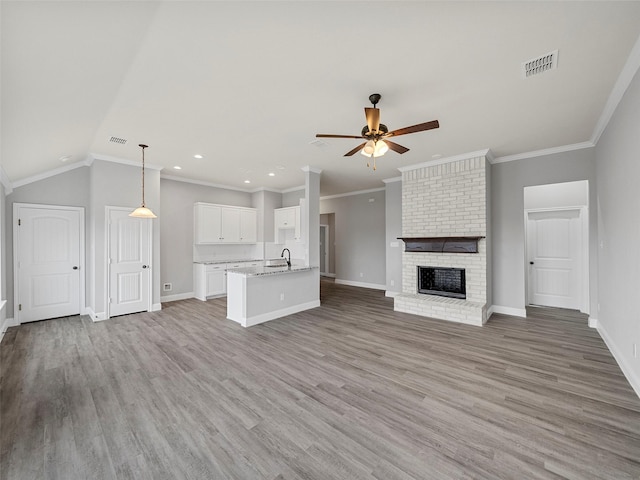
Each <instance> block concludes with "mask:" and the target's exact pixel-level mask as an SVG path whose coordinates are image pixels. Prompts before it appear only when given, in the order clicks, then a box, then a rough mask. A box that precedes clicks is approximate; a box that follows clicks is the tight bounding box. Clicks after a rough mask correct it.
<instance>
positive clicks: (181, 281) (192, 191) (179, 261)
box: [159, 178, 273, 295]
mask: <svg viewBox="0 0 640 480" xmlns="http://www.w3.org/2000/svg"><path fill="white" fill-rule="evenodd" d="M196 202H207V203H218V204H221V205H234V206H238V207H252V206H254V205H253V199H252V195H251V194H250V193H247V192H241V191H237V190H226V189H224V188H215V187H208V186H204V185H196V184H193V183H186V182H178V181H175V180H169V179H165V178H162V179H160V206H161V210H162V223H161V227H160V236H161V238H162V242H161V245H160V264H161V275H160V278H161V280H160V282H159V284H161V283H165V282H170V283H172V284H173V290H172V291H171V292H170V293H171V295H179V294H183V293H189V292H193V204H194V203H196ZM271 224H273V216H272V218H271ZM271 228H272V229H273V226H272V227H271Z"/></svg>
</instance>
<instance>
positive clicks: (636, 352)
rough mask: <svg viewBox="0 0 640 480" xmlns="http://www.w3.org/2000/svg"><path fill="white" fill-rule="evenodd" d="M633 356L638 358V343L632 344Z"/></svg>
mask: <svg viewBox="0 0 640 480" xmlns="http://www.w3.org/2000/svg"><path fill="white" fill-rule="evenodd" d="M633 358H638V344H637V343H634V344H633Z"/></svg>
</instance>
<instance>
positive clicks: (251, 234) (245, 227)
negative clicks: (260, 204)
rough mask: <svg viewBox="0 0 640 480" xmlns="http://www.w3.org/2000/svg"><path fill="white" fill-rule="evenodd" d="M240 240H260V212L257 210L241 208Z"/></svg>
mask: <svg viewBox="0 0 640 480" xmlns="http://www.w3.org/2000/svg"><path fill="white" fill-rule="evenodd" d="M240 241H241V242H246V243H255V242H257V241H258V214H257V212H256V211H255V210H240Z"/></svg>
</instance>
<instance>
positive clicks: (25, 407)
mask: <svg viewBox="0 0 640 480" xmlns="http://www.w3.org/2000/svg"><path fill="white" fill-rule="evenodd" d="M321 299H322V306H321V307H320V308H317V309H314V310H309V311H306V312H302V313H299V314H296V315H292V316H289V317H286V318H283V319H280V320H275V321H272V322H268V323H266V324H263V325H259V326H256V327H252V328H250V329H243V328H242V327H240V326H238V325H237V324H235V323H233V322H231V321H228V320H225V312H226V306H225V300H224V299H219V300H213V301H208V302H206V303H205V302H200V301H198V300H193V299H192V300H184V301H178V302H172V303H167V304H164V305H163V310H162V311H161V312H155V313H141V314H136V315H129V316H123V317H119V318H114V319H112V320H110V321H106V322H101V323H95V324H94V323H92V322H91V321H90V319H89V318H87V317H71V318H63V319H57V320H49V321H44V322H38V323H33V324H27V325H23V326H20V327H15V328H11V329H9V330H8V332H7V333H6V334H5V337H4V339H3V341H2V344H1V346H0V354H1V362H2V363H1V367H2V370H1V378H0V389H1V390H0V401H1V403H0V470H1V471H0V478H1V479H3V480H4V479H7V480H8V479H41V478H42V479H114V478H118V479H138V478H140V479H154V480H157V479H251V480H253V479H270V480H285V479H322V480H332V479H335V480H338V479H339V480H344V479H356V480H359V479H378V480H393V479H398V480H410V479H438V480H442V479H470V478H482V479H485V478H486V479H497V478H504V479H555V478H570V479H599V478H606V479H627V478H629V479H632V478H633V479H638V478H640V400H639V399H638V397H637V396H636V395H635V394H634V392H633V390H632V389H631V387H630V386H629V384H628V383H627V381H626V380H625V378H624V376H623V375H622V373H621V371H620V369H619V368H618V366H617V365H616V363H615V361H614V359H613V358H612V356H611V355H610V353H609V352H608V350H607V349H606V347H605V345H604V343H603V342H602V340H601V339H600V337H599V336H598V334H597V332H595V331H594V330H592V329H589V328H588V327H587V325H586V320H585V319H583V318H579V317H576V316H573V315H566V316H563V315H558V314H557V312H551V313H552V314H549V312H548V311H546V312H545V311H544V310H541V309H531V310H529V318H526V319H522V318H516V317H508V316H504V315H494V316H493V317H492V318H491V319H490V321H489V323H488V324H487V325H486V326H484V327H482V328H479V327H473V326H465V325H458V324H454V323H449V322H444V321H437V320H431V319H428V318H423V317H417V316H412V315H409V314H404V313H396V312H394V311H393V301H392V300H391V299H388V298H385V297H384V294H383V292H380V291H374V290H367V289H360V288H356V287H349V286H343V285H335V284H333V283H331V282H324V281H323V282H322V298H321Z"/></svg>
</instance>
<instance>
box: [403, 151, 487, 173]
mask: <svg viewBox="0 0 640 480" xmlns="http://www.w3.org/2000/svg"><path fill="white" fill-rule="evenodd" d="M490 152H491V150H489V149H488V148H485V149H484V150H478V151H476V152H469V153H461V154H460V155H454V156H452V157H446V158H439V159H437V160H430V161H428V162H422V163H416V164H415V165H407V166H406V167H400V168H398V170H400V171H401V172H403V173H404V172H410V171H411V170H417V169H418V168H425V167H433V166H435V165H443V164H445V163H451V162H458V161H460V160H469V159H471V158H477V157H485V158H487V159H490V158H493V155H489V153H490Z"/></svg>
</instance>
